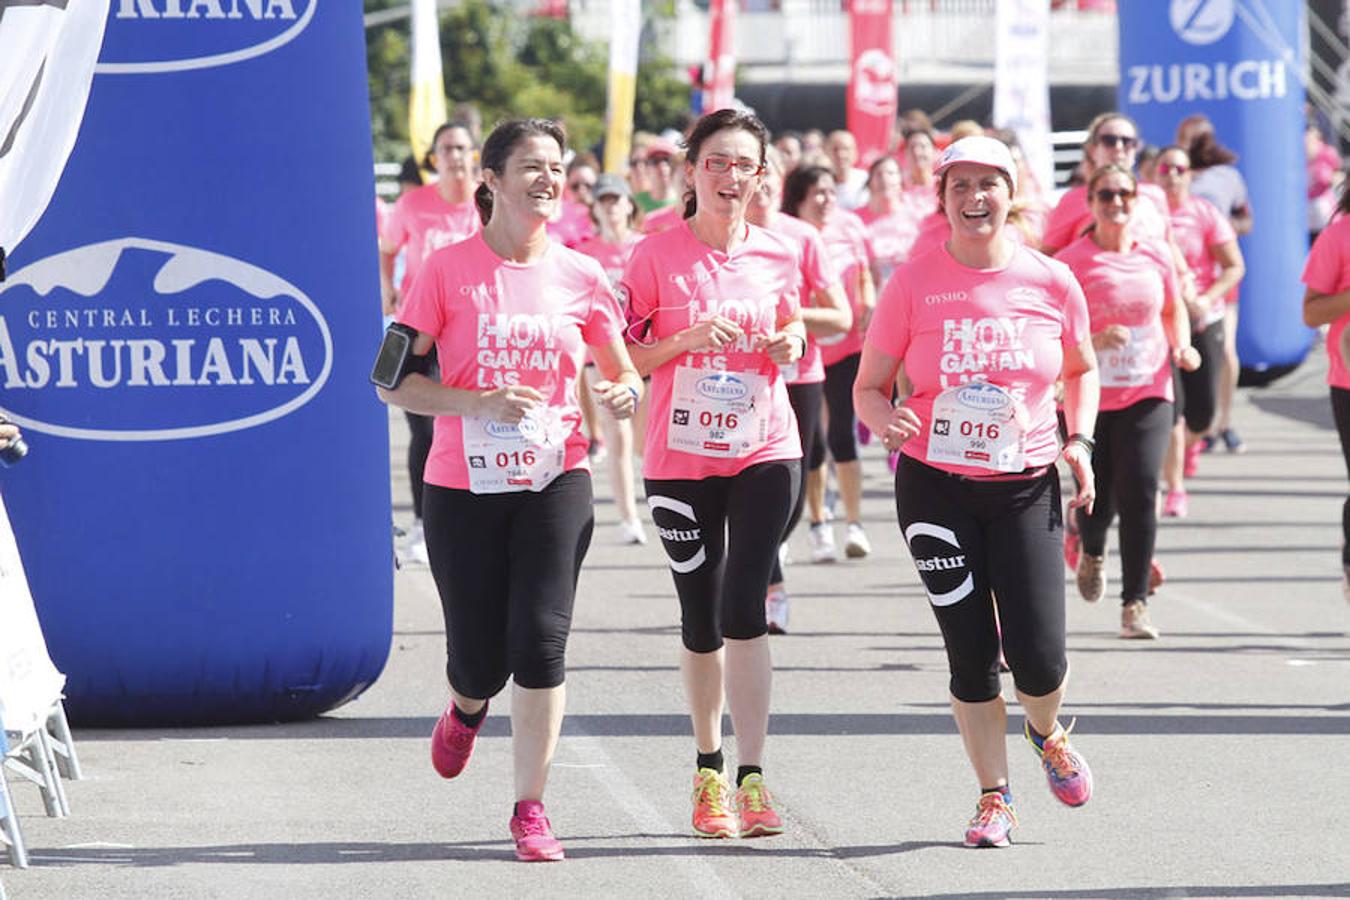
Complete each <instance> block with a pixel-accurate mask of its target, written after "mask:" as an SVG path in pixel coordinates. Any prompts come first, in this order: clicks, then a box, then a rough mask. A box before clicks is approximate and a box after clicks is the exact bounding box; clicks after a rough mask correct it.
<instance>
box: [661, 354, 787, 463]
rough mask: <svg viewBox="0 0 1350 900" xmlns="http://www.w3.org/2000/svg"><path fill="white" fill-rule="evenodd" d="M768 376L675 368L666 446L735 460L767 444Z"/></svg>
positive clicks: (687, 367)
mask: <svg viewBox="0 0 1350 900" xmlns="http://www.w3.org/2000/svg"><path fill="white" fill-rule="evenodd" d="M769 400H770V395H769V380H768V378H766V377H765V376H763V375H760V374H757V373H753V372H723V371H720V370H716V369H695V368H691V367H690V366H677V367H676V369H675V389H674V392H673V393H672V395H671V404H670V427H669V428H668V429H667V432H666V446H667V447H669V448H670V449H671V450H679V451H681V452H683V453H696V454H698V455H699V456H715V457H721V458H730V459H737V458H741V457H745V456H749V455H750V454H751V453H753V452H754V451H755V450H757V449H759V448H760V447H762V446H764V445H765V444H766V443H768V439H769Z"/></svg>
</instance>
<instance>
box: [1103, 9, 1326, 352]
mask: <svg viewBox="0 0 1350 900" xmlns="http://www.w3.org/2000/svg"><path fill="white" fill-rule="evenodd" d="M1119 16H1120V105H1121V109H1122V110H1123V111H1124V112H1126V113H1127V114H1129V115H1130V116H1131V117H1133V118H1134V119H1135V120H1136V121H1137V122H1138V123H1139V127H1140V129H1141V130H1142V132H1143V136H1144V138H1145V139H1146V140H1147V141H1149V142H1150V143H1153V144H1159V145H1166V144H1170V143H1172V142H1173V141H1174V140H1175V134H1176V127H1177V124H1178V123H1179V122H1180V121H1181V120H1182V119H1183V118H1185V117H1186V116H1188V115H1190V114H1192V113H1197V112H1198V113H1204V114H1205V115H1207V116H1209V118H1210V120H1211V121H1213V123H1214V130H1215V133H1216V135H1217V136H1218V138H1219V140H1220V142H1221V143H1223V144H1225V145H1227V146H1229V147H1232V148H1233V149H1234V151H1236V152H1237V154H1238V157H1239V158H1238V162H1237V167H1238V169H1239V170H1240V171H1241V172H1242V175H1243V177H1244V178H1245V179H1246V181H1247V189H1248V192H1249V194H1250V198H1251V208H1252V214H1253V217H1254V220H1255V225H1254V226H1253V229H1252V233H1251V235H1249V236H1247V237H1245V238H1243V239H1242V242H1241V244H1242V252H1243V255H1244V256H1245V257H1246V262H1247V276H1246V278H1244V279H1243V282H1242V287H1241V289H1240V292H1239V293H1240V297H1241V314H1240V316H1239V320H1238V334H1237V342H1238V355H1239V356H1240V357H1241V359H1242V364H1243V366H1244V367H1249V368H1255V369H1265V368H1268V367H1271V366H1287V365H1294V364H1297V363H1299V362H1300V361H1302V359H1303V357H1304V356H1305V355H1306V353H1307V351H1308V347H1309V345H1310V344H1311V342H1312V334H1313V333H1312V331H1311V330H1310V329H1308V328H1306V327H1305V326H1304V325H1303V319H1302V315H1301V312H1300V310H1301V306H1302V300H1303V288H1302V286H1301V285H1300V284H1299V274H1300V273H1301V271H1302V268H1303V259H1304V257H1305V256H1306V255H1307V234H1308V228H1307V214H1306V191H1305V189H1304V182H1305V177H1306V176H1305V171H1306V161H1305V158H1304V149H1303V119H1304V113H1303V96H1304V95H1303V86H1302V83H1301V81H1300V78H1301V77H1302V71H1303V64H1304V63H1303V51H1302V43H1303V19H1302V16H1303V4H1302V3H1293V2H1285V0H1169V2H1168V3H1166V4H1164V3H1122V4H1120V13H1119Z"/></svg>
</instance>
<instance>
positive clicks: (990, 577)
mask: <svg viewBox="0 0 1350 900" xmlns="http://www.w3.org/2000/svg"><path fill="white" fill-rule="evenodd" d="M895 493H896V500H895V509H896V513H897V515H898V517H899V519H900V531H901V533H902V534H903V535H904V537H905V541H906V543H907V544H908V545H909V552H910V556H912V557H913V558H914V565H915V567H916V568H918V570H919V577H920V578H921V579H923V584H924V587H925V589H927V591H928V599H929V602H930V603H931V604H932V607H933V613H934V615H936V616H937V621H938V627H939V628H941V629H942V638H943V641H944V642H945V643H946V647H947V666H948V668H949V670H950V671H951V692H952V696H953V697H955V698H956V699H958V700H964V701H965V702H967V703H984V702H986V701H988V700H992V699H994V697H996V696H998V693H999V688H1000V684H999V646H1000V641H999V632H1000V629H1002V648H1003V654H1004V656H1005V657H1006V659H1007V661H1008V667H1009V668H1010V669H1011V670H1012V675H1013V681H1014V682H1015V683H1016V685H1017V689H1018V690H1019V691H1021V692H1022V693H1024V694H1027V695H1029V696H1032V697H1043V696H1045V695H1046V694H1049V693H1051V692H1053V691H1054V690H1055V689H1056V688H1058V687H1059V686H1060V684H1061V683H1062V682H1063V681H1064V676H1065V674H1066V673H1067V672H1068V670H1069V663H1068V658H1067V656H1066V655H1065V650H1064V627H1065V626H1064V560H1063V553H1064V520H1063V515H1062V513H1061V511H1060V505H1059V476H1058V474H1057V473H1056V471H1055V468H1054V467H1053V466H1051V467H1050V468H1049V469H1047V470H1046V471H1045V472H1044V473H1042V474H1040V475H1036V476H1033V477H1031V478H1023V479H1012V480H994V481H981V480H977V479H969V478H961V477H960V476H956V475H949V474H948V473H946V472H943V471H942V470H940V469H935V468H933V467H932V466H929V465H925V464H924V463H921V462H918V461H917V460H915V459H913V458H911V457H909V456H905V455H901V457H900V463H899V465H898V466H897V468H896V471H895ZM995 598H997V602H995Z"/></svg>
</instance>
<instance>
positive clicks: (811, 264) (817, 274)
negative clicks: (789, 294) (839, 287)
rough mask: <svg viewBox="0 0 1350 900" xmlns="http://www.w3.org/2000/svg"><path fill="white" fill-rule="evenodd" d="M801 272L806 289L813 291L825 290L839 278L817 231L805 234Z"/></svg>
mask: <svg viewBox="0 0 1350 900" xmlns="http://www.w3.org/2000/svg"><path fill="white" fill-rule="evenodd" d="M802 274H803V275H804V276H805V278H806V289H807V290H809V291H811V292H813V293H814V292H815V291H821V290H825V289H826V288H828V287H829V286H830V285H832V284H834V283H835V282H836V281H838V280H839V275H838V274H837V273H836V272H835V271H834V264H833V263H831V262H830V254H828V253H826V252H825V244H824V242H823V241H821V239H820V235H819V234H818V233H815V232H813V233H811V234H809V235H807V236H806V240H805V241H803V242H802Z"/></svg>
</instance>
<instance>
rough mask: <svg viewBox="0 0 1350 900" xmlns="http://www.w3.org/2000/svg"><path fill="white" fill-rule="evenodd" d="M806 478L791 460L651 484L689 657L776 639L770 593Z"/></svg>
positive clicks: (649, 494)
mask: <svg viewBox="0 0 1350 900" xmlns="http://www.w3.org/2000/svg"><path fill="white" fill-rule="evenodd" d="M800 471H801V461H800V460H796V459H791V460H777V461H774V462H766V463H759V464H758V465H753V466H750V467H749V468H747V469H744V470H742V471H741V472H738V473H736V474H735V475H731V476H726V477H720V476H719V477H714V478H699V479H678V480H676V479H671V480H656V479H651V478H648V479H646V485H647V505H648V506H649V507H651V511H652V521H653V522H654V523H655V524H656V530H657V533H658V534H660V535H661V543H662V545H663V546H664V547H665V550H666V557H667V558H668V559H669V560H670V571H671V575H672V576H673V577H674V579H675V592H676V593H677V594H679V597H680V633H681V636H682V637H683V639H684V646H685V647H686V648H688V649H689V650H692V651H693V652H694V653H711V652H713V651H714V650H717V649H718V648H720V647H721V646H722V639H723V638H731V639H732V640H740V641H746V640H750V639H751V638H757V637H759V636H760V635H762V634H765V633H767V632H768V624H767V622H766V621H765V618H764V594H765V592H766V591H767V590H768V587H769V573H770V572H771V570H772V569H773V564H774V561H775V560H777V558H778V545H779V543H781V541H782V537H783V529H784V527H785V526H786V525H787V521H788V516H789V515H790V514H791V512H792V507H793V504H794V503H795V502H796V499H797V498H796V495H797V490H798V485H799V483H800V479H801V474H800Z"/></svg>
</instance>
